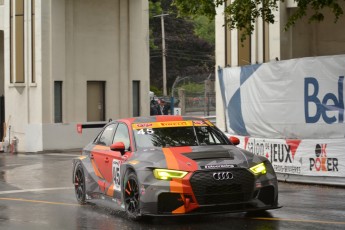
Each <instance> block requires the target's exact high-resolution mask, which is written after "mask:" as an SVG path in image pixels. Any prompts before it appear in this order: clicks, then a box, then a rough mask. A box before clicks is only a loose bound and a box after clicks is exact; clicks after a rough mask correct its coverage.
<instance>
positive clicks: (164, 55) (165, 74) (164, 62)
mask: <svg viewBox="0 0 345 230" xmlns="http://www.w3.org/2000/svg"><path fill="white" fill-rule="evenodd" d="M168 15H169V14H160V15H156V16H153V17H154V18H156V17H161V24H162V65H163V96H167V72H166V51H165V29H164V16H168Z"/></svg>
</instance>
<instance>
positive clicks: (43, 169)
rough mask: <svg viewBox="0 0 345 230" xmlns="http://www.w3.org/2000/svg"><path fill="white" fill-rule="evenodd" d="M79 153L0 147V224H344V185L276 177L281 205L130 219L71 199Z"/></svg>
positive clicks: (123, 226)
mask: <svg viewBox="0 0 345 230" xmlns="http://www.w3.org/2000/svg"><path fill="white" fill-rule="evenodd" d="M78 155H79V153H77V152H76V153H45V154H31V155H30V154H18V155H12V154H7V153H0V229H1V230H5V229H27V230H30V229H49V230H53V229H100V230H103V229H104V230H106V229H142V230H146V229H150V230H152V229H174V230H179V229H181V230H185V229H188V230H192V229H265V230H266V229H313V230H318V229H332V230H333V229H345V199H344V198H345V188H336V187H327V186H315V185H299V184H289V183H279V192H280V193H279V203H280V205H282V206H283V208H281V209H278V210H272V211H267V212H266V213H264V214H261V215H257V216H250V215H247V214H245V213H238V214H222V215H207V216H193V217H183V218H181V217H179V218H176V217H174V218H167V217H164V218H162V217H159V218H151V219H149V220H145V221H141V222H134V221H131V220H128V219H127V218H126V216H125V215H124V213H122V212H116V211H113V210H109V209H107V208H104V207H100V206H95V205H91V204H88V205H84V206H80V205H78V204H77V202H76V199H75V195H74V188H73V185H72V158H74V157H77V156H78Z"/></svg>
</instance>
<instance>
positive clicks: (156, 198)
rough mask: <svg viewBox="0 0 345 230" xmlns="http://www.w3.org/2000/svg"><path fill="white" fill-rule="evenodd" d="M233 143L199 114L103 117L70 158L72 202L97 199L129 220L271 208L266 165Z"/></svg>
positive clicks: (273, 188) (273, 199)
mask: <svg viewBox="0 0 345 230" xmlns="http://www.w3.org/2000/svg"><path fill="white" fill-rule="evenodd" d="M238 143H239V139H237V138H235V137H230V138H227V137H226V136H225V135H224V134H223V133H222V132H221V131H220V130H219V129H218V128H217V127H216V126H214V125H213V124H212V123H211V122H209V121H208V120H206V119H203V118H195V117H183V116H153V117H138V118H128V119H120V120H116V121H112V122H109V123H108V124H107V125H106V126H105V127H104V128H103V130H102V131H101V132H100V133H99V135H98V136H97V137H96V138H95V139H94V140H93V141H92V142H91V143H90V144H88V145H87V146H86V147H85V148H84V149H83V152H82V155H81V156H80V157H78V158H76V159H74V160H73V184H74V186H75V194H76V198H77V201H78V202H79V203H80V204H85V203H86V202H95V203H97V201H101V203H102V204H106V205H107V206H109V207H111V208H113V209H119V210H123V211H125V212H126V213H127V215H128V216H129V217H130V218H132V219H140V218H141V217H143V216H150V215H155V216H161V215H164V216H166V215H168V216H176V215H192V214H205V213H226V212H244V211H245V212H253V211H255V212H256V211H261V210H268V209H275V208H279V205H278V183H277V178H276V175H275V172H274V170H273V168H272V165H271V163H270V162H269V161H268V160H267V159H266V158H264V157H262V156H257V155H253V154H252V153H250V152H248V151H245V150H243V149H240V148H237V147H236V145H237V144H238Z"/></svg>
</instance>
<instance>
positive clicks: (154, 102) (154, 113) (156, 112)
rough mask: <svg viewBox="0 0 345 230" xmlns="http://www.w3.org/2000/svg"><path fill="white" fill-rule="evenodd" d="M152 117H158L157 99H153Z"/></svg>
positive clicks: (151, 106) (151, 103)
mask: <svg viewBox="0 0 345 230" xmlns="http://www.w3.org/2000/svg"><path fill="white" fill-rule="evenodd" d="M150 115H151V116H155V115H158V103H157V101H156V100H155V99H152V100H151V102H150Z"/></svg>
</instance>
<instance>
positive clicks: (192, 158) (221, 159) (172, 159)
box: [135, 145, 263, 171]
mask: <svg viewBox="0 0 345 230" xmlns="http://www.w3.org/2000/svg"><path fill="white" fill-rule="evenodd" d="M135 158H136V160H139V161H141V162H143V161H145V162H146V163H147V164H146V165H147V166H150V167H154V168H167V169H174V170H184V171H195V170H203V169H204V170H207V169H224V168H234V167H244V168H249V167H251V166H253V165H255V164H257V163H260V162H262V161H263V159H262V158H261V157H258V156H256V155H254V154H252V153H250V152H248V151H245V150H243V149H240V148H237V147H236V146H232V145H217V146H193V147H170V148H150V149H142V150H140V151H138V152H137V153H136V154H135Z"/></svg>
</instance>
